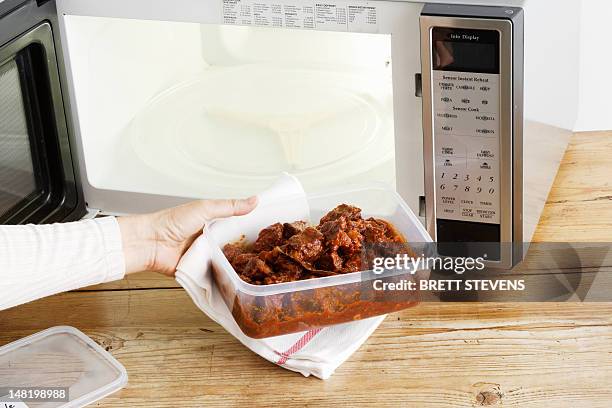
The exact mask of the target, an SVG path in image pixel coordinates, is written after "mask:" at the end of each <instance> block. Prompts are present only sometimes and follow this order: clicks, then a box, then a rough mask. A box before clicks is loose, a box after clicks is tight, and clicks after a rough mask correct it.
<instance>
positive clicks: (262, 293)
mask: <svg viewBox="0 0 612 408" xmlns="http://www.w3.org/2000/svg"><path fill="white" fill-rule="evenodd" d="M342 203H345V204H351V205H355V206H357V207H359V208H361V209H362V215H363V217H364V218H367V217H376V218H382V219H385V220H387V221H389V222H391V223H392V224H393V225H394V226H395V228H396V229H397V230H398V232H400V233H401V234H402V235H403V236H404V238H406V240H407V241H408V243H409V244H410V245H412V243H415V244H424V243H428V242H431V238H430V237H429V235H428V234H427V231H426V230H425V229H424V227H423V226H422V224H421V223H420V221H419V219H418V218H417V217H416V216H415V215H414V213H413V212H412V211H411V210H410V208H409V207H408V206H407V205H406V203H405V202H404V201H403V200H402V199H401V197H400V196H399V195H398V194H397V193H396V192H395V191H393V190H391V189H389V188H388V187H386V186H380V185H374V186H362V187H352V188H347V189H345V190H336V191H329V192H323V193H319V194H314V195H308V196H307V195H305V194H299V193H298V194H295V193H294V194H291V195H288V196H283V197H275V199H274V200H264V199H263V198H260V203H259V205H258V207H257V209H256V210H255V211H254V212H253V213H251V214H249V215H247V216H243V217H233V218H231V219H227V220H219V221H215V222H212V223H210V224H209V225H208V226H207V227H206V228H205V235H206V236H207V238H208V243H209V246H210V247H211V248H210V250H211V260H212V267H213V276H214V279H215V282H216V284H217V285H218V287H219V290H220V292H221V294H222V296H223V299H224V301H225V303H226V305H227V306H228V308H229V310H230V311H231V313H232V315H233V317H234V319H235V320H236V322H237V324H238V325H239V326H240V328H241V329H242V331H243V332H244V334H246V335H247V336H249V337H252V338H265V337H272V336H278V335H282V334H289V333H294V332H301V331H306V330H311V329H314V328H320V327H324V326H329V325H333V324H339V323H346V322H350V321H355V320H360V319H365V318H368V317H373V316H378V315H383V314H386V313H390V312H393V311H397V310H401V309H405V308H408V307H411V306H414V305H415V304H416V303H417V301H418V292H417V291H408V290H379V289H380V287H381V286H380V283H381V282H378V284H377V287H375V285H374V282H375V281H376V280H378V281H382V282H398V281H399V280H402V279H411V280H414V279H415V277H417V276H418V277H420V278H422V277H423V276H424V275H425V274H427V276H428V271H425V270H423V271H418V273H415V272H416V271H412V273H410V271H407V270H403V271H401V272H400V271H396V272H395V273H390V274H388V273H385V274H384V275H377V274H375V273H373V272H372V271H364V272H354V273H347V274H342V275H335V276H329V277H322V278H316V279H308V280H302V281H295V282H286V283H279V284H273V285H261V286H260V285H252V284H249V283H247V282H245V281H243V280H242V279H241V278H240V277H239V275H238V274H237V273H236V271H235V270H234V268H233V267H232V266H231V264H230V263H229V261H228V260H227V258H226V257H225V255H224V254H223V251H222V248H223V246H224V245H225V244H227V243H229V242H235V241H237V240H238V239H240V238H241V237H242V236H244V237H245V238H246V240H247V241H248V242H253V241H254V240H255V239H256V238H257V235H258V233H259V231H260V230H262V229H263V228H265V227H267V226H269V225H271V224H274V223H276V222H281V223H282V222H293V221H296V220H304V221H307V222H309V223H311V224H315V225H316V224H318V222H319V220H320V218H321V217H322V216H323V215H325V214H326V213H327V212H328V211H330V210H331V209H333V208H334V207H336V206H337V205H339V204H342Z"/></svg>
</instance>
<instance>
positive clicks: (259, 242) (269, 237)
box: [251, 222, 284, 252]
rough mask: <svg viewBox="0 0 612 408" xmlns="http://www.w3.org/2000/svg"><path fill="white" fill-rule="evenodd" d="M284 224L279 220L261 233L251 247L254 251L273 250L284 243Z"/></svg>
mask: <svg viewBox="0 0 612 408" xmlns="http://www.w3.org/2000/svg"><path fill="white" fill-rule="evenodd" d="M283 230H284V228H283V224H281V223H279V222H277V223H276V224H272V225H270V226H269V227H267V228H264V229H263V230H261V232H260V233H259V236H258V237H257V239H256V240H255V242H254V243H253V246H252V247H251V251H252V252H261V251H271V250H272V249H273V248H274V247H275V246H279V245H282V244H283Z"/></svg>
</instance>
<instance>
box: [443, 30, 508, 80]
mask: <svg viewBox="0 0 612 408" xmlns="http://www.w3.org/2000/svg"><path fill="white" fill-rule="evenodd" d="M432 63H433V69H434V70H439V71H459V72H476V73H489V74H499V32H498V31H495V30H463V29H450V28H446V27H435V28H434V29H433V31H432Z"/></svg>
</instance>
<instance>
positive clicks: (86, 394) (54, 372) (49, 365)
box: [0, 326, 128, 408]
mask: <svg viewBox="0 0 612 408" xmlns="http://www.w3.org/2000/svg"><path fill="white" fill-rule="evenodd" d="M127 380H128V378H127V372H126V370H125V368H124V367H123V366H122V365H121V363H119V362H118V361H117V360H115V358H114V357H113V356H111V355H110V354H109V353H107V352H106V351H105V350H104V349H103V348H102V347H100V346H99V345H98V344H96V343H95V342H94V341H93V340H92V339H90V338H89V337H87V336H86V335H85V334H83V333H82V332H81V331H79V330H77V329H75V328H74V327H70V326H57V327H52V328H50V329H47V330H44V331H41V332H38V333H36V334H33V335H31V336H28V337H25V338H23V339H20V340H17V341H15V342H13V343H10V344H7V345H6V346H4V347H0V392H2V394H5V393H6V392H7V391H2V390H1V389H2V388H4V389H6V388H13V389H14V388H22V389H23V388H25V387H28V388H30V389H31V388H32V387H33V388H36V389H44V388H45V387H48V388H54V387H65V388H67V389H68V401H47V402H41V401H35V402H34V401H33V400H32V402H29V401H28V400H27V399H25V398H22V400H23V401H24V402H25V404H26V405H25V406H27V407H44V408H55V407H83V406H85V405H89V404H91V403H92V402H94V401H97V400H99V399H101V398H103V397H105V396H107V395H109V394H112V393H113V392H115V391H117V390H119V389H121V388H123V387H124V386H125V384H127ZM2 394H0V401H4V400H5V399H7V398H6V396H5V395H2ZM3 397H4V398H3ZM19 406H24V405H19Z"/></svg>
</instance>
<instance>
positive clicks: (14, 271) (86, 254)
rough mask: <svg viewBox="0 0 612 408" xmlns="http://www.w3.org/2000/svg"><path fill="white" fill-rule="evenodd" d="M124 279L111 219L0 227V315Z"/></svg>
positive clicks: (118, 233) (116, 228) (117, 233)
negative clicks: (54, 296) (46, 297)
mask: <svg viewBox="0 0 612 408" xmlns="http://www.w3.org/2000/svg"><path fill="white" fill-rule="evenodd" d="M124 275H125V260H124V257H123V251H122V243H121V231H120V230H119V224H118V222H117V219H116V218H115V217H105V218H98V219H95V220H87V221H78V222H70V223H65V224H52V225H2V226H0V310H3V309H7V308H9V307H12V306H16V305H19V304H22V303H25V302H29V301H31V300H34V299H38V298H41V297H44V296H49V295H52V294H54V293H59V292H64V291H67V290H72V289H77V288H81V287H83V286H88V285H93V284H97V283H102V282H109V281H113V280H117V279H121V278H123V276H124Z"/></svg>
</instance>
